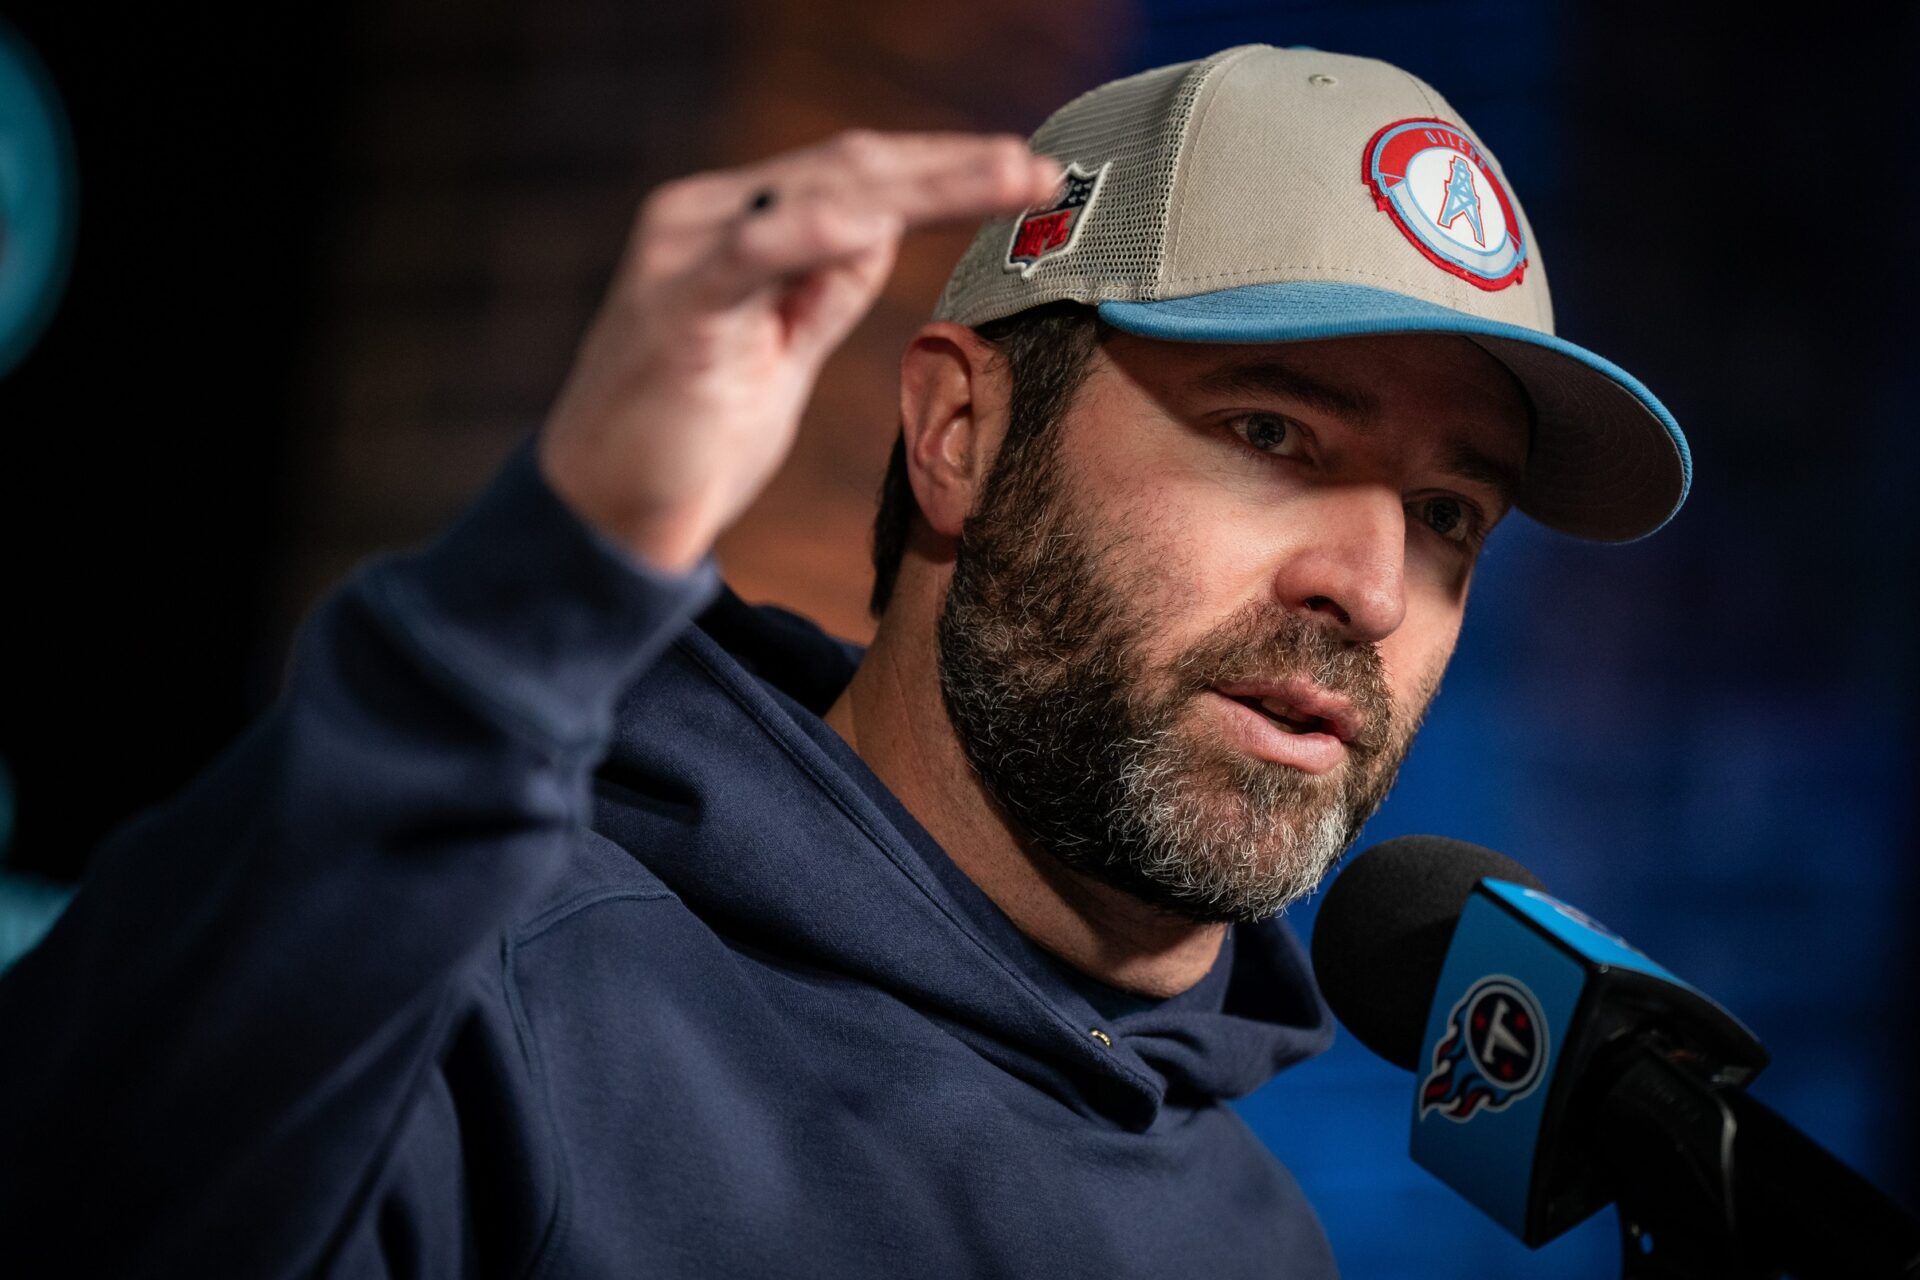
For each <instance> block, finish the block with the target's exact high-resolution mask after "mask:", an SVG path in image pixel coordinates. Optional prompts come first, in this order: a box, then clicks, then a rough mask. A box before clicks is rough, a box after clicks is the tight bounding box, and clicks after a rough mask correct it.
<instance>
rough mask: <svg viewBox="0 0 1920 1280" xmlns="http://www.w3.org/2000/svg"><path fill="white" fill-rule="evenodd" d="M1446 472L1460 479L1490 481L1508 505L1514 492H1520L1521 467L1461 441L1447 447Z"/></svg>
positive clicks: (1503, 502)
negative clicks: (1449, 447)
mask: <svg viewBox="0 0 1920 1280" xmlns="http://www.w3.org/2000/svg"><path fill="white" fill-rule="evenodd" d="M1445 466H1446V469H1447V474H1449V475H1451V476H1455V477H1457V478H1459V479H1462V480H1472V481H1477V482H1478V483H1480V484H1485V485H1491V486H1492V487H1493V489H1494V491H1495V492H1496V493H1498V494H1499V495H1500V501H1501V503H1502V504H1503V505H1505V506H1508V507H1511V506H1512V505H1513V499H1514V495H1515V494H1517V493H1519V492H1520V479H1521V469H1520V468H1519V467H1516V466H1514V465H1513V464H1512V463H1511V462H1508V461H1506V460H1505V459H1502V458H1496V457H1494V456H1493V455H1492V454H1490V453H1484V452H1482V451H1481V450H1479V449H1477V448H1475V447H1474V446H1473V445H1470V444H1468V443H1466V442H1465V441H1460V442H1458V443H1456V444H1455V445H1454V446H1453V447H1452V448H1451V449H1449V450H1448V451H1447V459H1446V463H1445Z"/></svg>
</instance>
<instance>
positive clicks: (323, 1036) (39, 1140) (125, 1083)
mask: <svg viewBox="0 0 1920 1280" xmlns="http://www.w3.org/2000/svg"><path fill="white" fill-rule="evenodd" d="M716 590H717V578H716V577H715V575H714V573H713V569H712V566H711V563H710V562H708V563H705V564H703V565H702V566H701V567H700V568H699V570H698V571H697V572H695V573H693V574H690V575H685V576H676V575H666V574H661V573H657V572H654V571H651V570H650V569H648V568H647V567H646V566H645V565H643V564H641V563H640V562H639V561H637V560H636V559H634V558H633V557H632V556H630V555H629V554H628V553H626V552H624V551H623V550H621V549H620V548H618V547H616V546H615V545H614V544H612V543H611V542H609V541H607V540H605V539H604V538H602V537H600V536H599V535H598V534H597V533H595V532H594V531H593V530H592V529H591V528H590V527H589V526H587V525H585V524H583V523H581V522H580V521H578V520H577V519H576V518H574V517H573V516H572V514H571V512H570V511H569V510H568V509H567V508H566V507H565V506H563V505H562V504H561V503H560V502H559V501H558V499H557V498H556V497H555V496H554V494H553V493H552V492H551V490H549V489H548V488H547V487H546V486H545V484H544V483H543V482H542V481H541V480H540V478H539V475H538V472H537V470H536V469H535V467H534V466H533V460H532V454H531V446H530V444H523V445H522V446H521V447H520V448H519V449H518V450H516V452H515V454H514V456H513V457H512V458H511V459H510V460H509V463H508V465H507V467H505V468H504V469H503V470H502V472H501V473H500V475H499V476H497V477H496V479H495V482H494V483H493V484H492V485H491V486H490V487H489V489H488V491H487V492H486V493H485V494H484V495H482V497H481V499H480V500H479V501H478V502H477V503H476V504H475V505H474V506H473V507H472V508H470V509H469V510H468V511H467V512H466V513H465V514H464V515H463V516H462V518H461V519H460V521H459V522H457V523H456V524H455V526H454V527H452V528H451V529H449V530H448V531H447V533H445V534H444V535H442V536H441V537H440V538H438V539H436V540H435V541H434V542H433V543H431V544H429V545H428V546H426V547H424V548H421V549H419V550H415V551H410V552H406V553H388V554H384V555H381V556H379V557H376V558H375V559H373V560H371V561H369V562H367V563H365V564H363V565H362V566H361V567H360V568H359V569H358V570H357V571H356V572H355V573H354V574H353V576H352V577H351V578H350V579H349V580H348V581H347V582H346V583H345V584H344V585H343V586H342V587H340V588H339V589H338V590H336V591H335V592H333V593H332V594H330V595H329V596H328V597H327V598H326V599H325V600H323V601H322V602H321V604H320V605H319V606H317V607H316V609H315V610H314V612H313V613H312V614H311V615H310V616H309V618H308V619H307V621H306V622H305V624H304V625H303V627H302V628H301V631H300V633H299V635H298V637H297V639H296V645H295V651H294V656H293V661H292V663H291V666H290V668H289V673H288V678H287V683H286V686H285V688H284V690H283V692H282V694H281V695H280V697H279V698H278V699H277V700H276V702H275V703H274V705H273V706H272V707H271V708H270V709H269V710H268V711H267V713H266V714H265V715H264V716H263V717H262V718H261V719H260V720H259V721H258V722H256V723H255V724H254V725H253V726H252V727H251V728H250V729H249V730H248V732H247V733H246V734H244V735H243V736H242V737H241V738H240V739H239V740H238V741H236V742H235V743H234V744H233V745H232V746H231V747H229V748H228V749H227V750H226V751H225V752H224V753H223V754H222V755H221V756H220V757H219V758H218V759H217V760H216V761H215V762H214V763H213V764H212V765H211V766H210V767H209V768H208V769H207V771H206V772H205V773H204V774H202V775H201V776H200V778H198V779H197V780H196V781H195V783H194V784H193V785H192V786H191V787H190V788H189V789H188V790H187V791H186V792H185V793H183V794H182V795H181V796H179V797H178V798H177V799H175V800H174V801H173V802H171V803H169V804H167V805H165V806H163V807H161V808H160V809H157V810H154V811H152V812H150V813H148V814H145V815H143V816H142V817H140V818H139V819H136V820H135V821H134V822H132V823H131V824H129V825H128V826H126V827H124V828H122V829H121V830H120V831H118V832H116V833H115V835H114V836H113V837H112V838H111V839H110V840H109V841H108V842H107V844H106V846H104V847H103V848H102V849H101V850H100V852H99V854H98V856H97V858H96V863H95V866H94V868H93V869H92V871H91V872H90V874H89V877H88V881H87V883H86V885H85V886H84V887H83V889H82V892H81V893H80V894H79V896H78V897H77V898H76V900H75V902H74V904H73V906H72V907H71V908H70V910H69V911H68V913H67V915H66V916H65V917H64V918H63V919H62V921H61V922H60V924H59V925H58V926H56V928H55V929H54V931H53V933H52V934H51V935H49V937H48V938H47V940H46V941H45V942H44V943H43V944H42V946H41V947H40V949H39V950H38V951H36V952H34V953H33V954H31V955H29V956H28V957H27V958H26V959H24V960H23V961H22V962H21V964H20V965H19V966H18V967H17V968H16V969H15V970H14V971H13V972H12V973H10V974H9V975H8V976H7V978H6V979H5V980H4V981H0V1038H3V1039H4V1041H5V1045H6V1050H5V1052H4V1054H0V1152H4V1153H5V1158H4V1160H3V1161H0V1224H4V1227H3V1228H0V1238H4V1239H7V1240H8V1241H9V1248H10V1249H12V1250H15V1251H17V1250H18V1249H19V1248H20V1247H21V1246H23V1245H24V1246H25V1247H26V1248H27V1249H28V1251H29V1255H31V1253H32V1251H33V1250H34V1248H35V1246H36V1245H38V1244H44V1245H45V1247H47V1248H48V1249H50V1250H51V1249H60V1250H63V1251H67V1250H71V1248H72V1247H73V1244H74V1242H73V1241H72V1240H61V1239H52V1238H49V1237H48V1236H46V1235H45V1234H44V1230H45V1229H46V1228H47V1226H48V1224H52V1223H58V1222H61V1221H63V1220H65V1218H66V1215H67V1213H69V1212H71V1210H72V1209H73V1208H74V1207H75V1206H79V1205H87V1206H91V1207H93V1208H94V1209H96V1210H97V1211H99V1212H101V1213H102V1214H103V1215H104V1216H105V1217H107V1218H110V1219H111V1220H112V1222H113V1230H114V1234H115V1235H117V1236H119V1237H121V1238H122V1239H123V1240H124V1242H125V1247H126V1249H127V1253H126V1255H125V1257H126V1258H127V1259H129V1260H131V1259H135V1258H138V1259H140V1260H142V1261H143V1262H145V1263H147V1264H149V1265H157V1264H158V1263H159V1262H160V1261H161V1260H163V1259H165V1258H167V1257H169V1256H172V1255H173V1251H174V1250H175V1249H176V1248H178V1249H181V1250H183V1251H186V1252H191V1251H192V1250H193V1248H194V1237H195V1235H196V1233H204V1232H210V1231H215V1230H218V1229H221V1227H220V1224H223V1223H231V1222H233V1221H248V1222H251V1223H254V1224H256V1225H254V1226H253V1227H250V1228H249V1231H250V1233H251V1234H250V1237H249V1242H250V1243H251V1244H252V1245H253V1246H254V1247H255V1249H256V1250H257V1251H258V1250H265V1254H264V1256H272V1257H275V1258H284V1259H286V1260H287V1261H288V1262H289V1263H291V1262H292V1261H293V1260H294V1259H296V1258H298V1257H301V1256H303V1255H304V1254H305V1253H307V1252H308V1251H310V1250H311V1249H313V1248H315V1247H317V1243H318V1242H319V1241H320V1240H322V1239H324V1236H325V1232H326V1230H327V1228H328V1226H329V1224H330V1223H331V1222H332V1221H334V1220H336V1219H337V1218H338V1216H339V1215H340V1214H341V1213H342V1212H344V1211H345V1209H346V1207H347V1205H348V1202H349V1200H350V1199H351V1197H352V1196H353V1194H354V1190H355V1188H356V1187H357V1186H358V1185H359V1183H360V1181H361V1180H362V1178H363V1176H364V1173H365V1170H366V1169H367V1167H368V1164H369V1161H370V1160H371V1159H372V1158H373V1154H374V1152H375V1151H376V1150H377V1148H378V1147H379V1144H380V1142H381V1140H382V1137H383V1135H384V1134H385V1133H386V1132H387V1131H388V1130H390V1129H391V1127H392V1126H393V1124H394V1123H395V1121H396V1117H397V1116H398V1115H399V1114H400V1112H401V1109H402V1107H403V1106H404V1104H405V1102H406V1099H407V1097H408V1094H409V1091H410V1090H411V1089H413V1088H415V1087H417V1082H418V1079H419V1076H420V1073H421V1070H422V1068H423V1065H424V1064H426V1063H427V1062H429V1061H430V1060H431V1058H432V1056H433V1055H434V1054H435V1052H436V1051H437V1049H438V1036H439V1030H438V1029H439V1027H440V1026H441V1025H442V1023H443V1022H444V1017H445V1014H444V1011H443V1010H442V1009H441V1007H440V1005H441V1003H442V995H443V993H444V992H445V991H446V990H447V989H448V987H449V982H448V979H449V977H450V975H452V974H453V973H454V971H455V970H456V969H457V968H458V967H459V966H460V965H462V964H463V963H465V962H467V961H468V960H469V959H470V958H471V957H473V956H474V955H475V954H476V952H477V951H478V950H479V949H481V948H484V947H486V946H487V945H489V943H490V942H491V940H492V939H493V938H494V937H495V936H496V935H497V934H498V932H499V930H500V929H501V927H502V926H503V925H504V924H505V923H506V922H507V921H508V920H510V919H511V918H512V917H513V916H514V915H515V913H516V912H517V911H519V910H520V909H522V908H523V907H524V906H525V905H526V904H527V903H528V902H529V901H530V900H531V899H533V898H534V897H535V896H536V895H538V894H539V893H540V892H541V891H542V889H543V888H544V886H545V885H546V884H547V882H548V881H549V880H550V879H551V878H552V876H553V875H554V873H555V872H556V870H557V869H558V867H559V865H560V862H561V860H562V858H563V857H564V856H565V849H566V844H567V841H568V840H569V839H570V836H571V833H572V831H573V830H574V829H575V826H576V824H578V823H581V822H582V821H584V815H585V813H586V806H587V803H588V791H589V780H590V775H591V772H592V769H593V767H594V765H595V764H596V763H597V762H598V760H599V758H600V756H601V755H602V754H603V752H604V748H605V743H606V741H607V737H608V733H609V727H610V721H611V716H612V709H613V706H614V704H615V702H616V700H617V699H618V697H619V695H620V693H621V691H622V690H623V689H624V688H625V687H626V686H627V685H628V684H629V683H630V682H631V681H632V679H633V678H634V677H635V676H637V675H638V673H639V672H640V671H641V670H642V669H643V668H644V667H645V666H646V664H647V663H648V662H650V661H651V660H652V659H653V657H654V656H656V655H657V654H658V653H659V652H660V650H661V649H662V648H663V647H664V646H665V645H666V644H667V643H668V642H669V641H670V640H671V638H672V636H673V635H674V634H676V633H677V632H678V630H679V629H680V628H681V627H682V626H684V625H685V623H686V622H687V620H688V619H689V618H690V617H691V616H692V614H693V613H694V612H695V611H696V610H697V609H698V608H699V607H700V606H701V605H703V604H704V603H705V602H706V601H707V600H708V599H710V598H711V596H712V595H713V594H714V592H715V591H716ZM81 1243H82V1246H83V1248H91V1247H93V1246H95V1245H98V1244H100V1243H102V1242H100V1241H93V1240H87V1241H82V1242H81ZM67 1256H68V1262H69V1263H70V1262H71V1256H70V1254H68V1255H67Z"/></svg>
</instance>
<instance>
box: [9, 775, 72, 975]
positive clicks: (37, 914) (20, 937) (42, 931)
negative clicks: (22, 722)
mask: <svg viewBox="0 0 1920 1280" xmlns="http://www.w3.org/2000/svg"><path fill="white" fill-rule="evenodd" d="M12 840H13V775H12V774H10V773H9V772H7V762H6V761H5V760H0V859H3V858H5V857H6V854H7V846H8V845H9V844H11V843H12ZM72 897H73V890H72V889H71V888H69V887H68V886H66V885H63V884H56V883H55V882H54V881H52V880H43V879H41V878H40V877H39V876H22V875H13V874H11V873H9V872H5V871H0V973H5V972H6V971H7V967H8V966H9V965H11V964H12V963H13V962H14V961H15V960H18V959H19V958H20V957H21V956H23V955H25V954H26V953H27V952H29V951H31V950H33V948H34V945H35V944H36V943H38V942H39V941H40V939H41V938H42V937H44V936H45V935H46V932H47V930H48V929H51V928H52V927H53V922H54V921H55V920H58V919H59V918H60V913H61V912H62V911H64V910H66V909H67V901H68V900H69V899H70V898H72Z"/></svg>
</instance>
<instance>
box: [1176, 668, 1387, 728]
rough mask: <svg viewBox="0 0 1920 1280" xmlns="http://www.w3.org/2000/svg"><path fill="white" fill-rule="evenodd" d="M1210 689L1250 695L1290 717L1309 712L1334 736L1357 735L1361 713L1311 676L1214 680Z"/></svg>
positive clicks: (1226, 693) (1238, 696)
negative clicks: (1229, 680) (1226, 681)
mask: <svg viewBox="0 0 1920 1280" xmlns="http://www.w3.org/2000/svg"><path fill="white" fill-rule="evenodd" d="M1213 689H1214V692H1215V693H1219V694H1223V695H1225V696H1226V697H1229V698H1253V699H1255V700H1256V701H1258V702H1260V703H1261V704H1263V705H1264V706H1265V707H1266V708H1267V709H1268V710H1269V711H1274V712H1278V713H1279V714H1281V715H1285V716H1289V717H1291V718H1293V719H1296V720H1298V719H1302V718H1304V717H1307V716H1313V717H1316V718H1318V719H1319V720H1320V721H1322V722H1323V723H1324V724H1325V726H1326V728H1327V729H1328V730H1329V731H1330V732H1331V733H1332V734H1333V736H1334V737H1336V738H1338V739H1340V741H1342V742H1352V741H1353V740H1354V739H1355V738H1357V737H1359V736H1360V730H1361V728H1362V724H1363V717H1362V716H1361V714H1360V712H1359V711H1358V710H1356V709H1355V708H1354V705H1353V703H1352V702H1351V701H1349V700H1348V699H1346V698H1344V697H1342V696H1341V695H1339V694H1337V693H1334V692H1333V691H1332V690H1329V689H1323V688H1321V687H1320V686H1319V685H1317V684H1315V683H1313V682H1312V681H1311V680H1306V679H1302V678H1299V677H1295V678H1294V679H1291V680H1243V681H1238V682H1236V683H1233V684H1217V685H1215V686H1213Z"/></svg>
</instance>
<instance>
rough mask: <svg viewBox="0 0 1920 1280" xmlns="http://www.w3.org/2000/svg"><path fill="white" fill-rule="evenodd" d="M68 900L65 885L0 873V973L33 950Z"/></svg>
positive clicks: (68, 892)
mask: <svg viewBox="0 0 1920 1280" xmlns="http://www.w3.org/2000/svg"><path fill="white" fill-rule="evenodd" d="M72 897H73V890H72V889H71V888H70V887H68V886H67V885H63V884H56V883H55V882H54V881H52V880H42V879H41V878H40V877H38V876H19V875H13V874H11V873H9V872H5V871H0V973H5V972H6V971H7V969H8V968H9V967H10V966H11V965H12V964H13V962H14V961H15V960H18V959H19V958H20V957H21V956H23V955H25V954H27V952H29V951H31V950H33V948H34V947H35V946H36V945H37V944H38V943H39V941H40V939H41V938H43V937H45V936H46V933H47V930H49V929H51V928H53V922H54V921H55V920H58V919H59V918H60V913H61V912H62V911H65V910H66V909H67V903H68V901H69V900H71V899H72Z"/></svg>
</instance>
